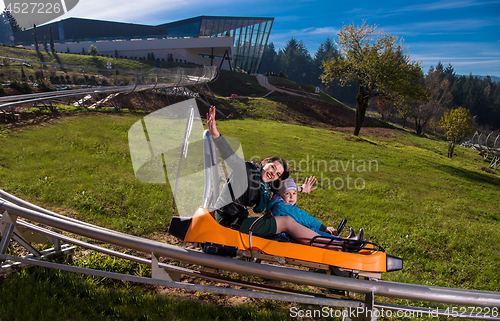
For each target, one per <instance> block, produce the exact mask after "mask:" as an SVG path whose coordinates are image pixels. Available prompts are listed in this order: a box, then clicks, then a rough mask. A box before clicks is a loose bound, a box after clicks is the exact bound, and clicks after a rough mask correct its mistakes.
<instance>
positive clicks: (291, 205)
mask: <svg viewBox="0 0 500 321" xmlns="http://www.w3.org/2000/svg"><path fill="white" fill-rule="evenodd" d="M315 181H316V179H315V178H314V177H310V178H307V179H306V181H305V183H304V185H303V186H301V190H302V191H303V192H305V193H308V192H310V191H312V190H314V188H313V187H312V185H314V182H315ZM296 203H297V185H296V184H295V182H294V181H293V180H292V179H290V178H289V179H286V180H284V181H283V182H282V183H281V187H280V189H279V190H278V193H276V194H275V195H274V196H273V198H272V199H271V201H269V204H268V206H267V212H271V213H272V215H273V216H291V217H292V218H293V219H294V220H295V221H297V223H299V224H301V225H303V226H305V227H308V228H310V229H311V230H313V231H315V232H316V233H318V234H320V235H322V236H329V237H339V236H338V232H337V230H336V229H335V228H334V227H331V226H326V225H324V224H323V223H321V222H320V221H319V220H318V219H316V218H315V217H313V216H311V215H309V213H307V212H306V211H303V210H301V209H300V208H298V207H297V206H295V204H296ZM363 237H364V230H363V229H360V230H359V234H358V235H357V236H355V232H354V230H353V229H352V228H350V233H349V235H348V238H351V239H357V240H363ZM339 238H340V237H339Z"/></svg>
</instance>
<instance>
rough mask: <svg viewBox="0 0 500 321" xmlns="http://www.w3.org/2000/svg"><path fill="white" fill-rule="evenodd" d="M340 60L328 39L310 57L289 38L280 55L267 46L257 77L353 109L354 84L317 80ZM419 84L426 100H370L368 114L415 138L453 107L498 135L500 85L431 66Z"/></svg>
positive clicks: (338, 54) (449, 67) (298, 43)
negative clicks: (309, 90)
mask: <svg viewBox="0 0 500 321" xmlns="http://www.w3.org/2000/svg"><path fill="white" fill-rule="evenodd" d="M365 27H366V26H365ZM345 59H346V56H345V55H343V53H342V51H341V50H340V49H339V47H338V46H337V44H336V43H335V42H334V41H333V40H332V39H330V38H327V39H326V41H325V42H323V43H321V45H320V46H319V48H318V50H317V51H316V53H315V55H314V57H312V56H311V54H310V53H309V51H308V50H307V48H306V46H305V44H304V43H303V42H302V40H297V39H295V38H293V37H292V38H291V39H290V40H289V41H288V42H287V44H286V46H285V47H284V48H283V49H278V50H277V49H276V47H275V45H274V43H272V42H271V43H269V44H268V45H267V46H266V48H265V50H264V53H263V56H262V62H261V66H260V70H259V72H260V73H263V74H264V73H273V74H278V75H281V76H284V77H287V78H288V79H290V80H292V81H295V82H298V83H305V84H311V85H314V86H319V87H320V88H321V89H322V90H323V91H325V92H326V93H328V94H330V95H331V96H333V97H335V98H336V99H338V100H339V101H341V102H343V103H345V104H347V105H349V106H352V107H354V106H355V105H356V97H357V94H358V86H357V82H356V80H355V79H354V80H351V81H350V83H349V84H347V86H342V85H345V83H344V84H341V77H338V78H335V77H332V78H330V79H329V80H328V82H327V83H325V82H323V81H322V79H321V78H322V75H323V78H324V76H325V65H327V64H325V63H328V62H331V61H332V60H333V61H335V60H337V61H343V60H345ZM421 78H422V79H421V82H422V84H423V85H424V86H425V88H426V90H427V99H424V100H418V99H413V100H412V99H410V100H406V101H405V102H404V104H403V103H401V101H398V99H397V98H395V99H384V97H376V98H371V99H370V102H369V106H370V108H373V109H374V110H377V111H378V112H379V113H380V114H381V116H382V118H385V119H388V118H391V120H394V118H395V117H397V118H398V119H399V121H400V122H402V124H403V125H404V126H407V125H411V126H412V127H414V129H415V130H416V131H417V133H422V132H424V131H425V129H426V127H428V126H429V125H430V124H431V123H432V124H434V125H436V124H437V122H438V121H439V119H440V117H441V116H442V115H443V113H444V112H445V111H446V110H449V109H454V108H457V107H463V108H465V109H467V110H469V112H470V114H471V116H472V117H473V122H474V125H475V126H476V127H480V128H482V129H483V130H484V131H489V130H495V129H500V82H498V81H493V80H492V79H491V78H490V77H489V76H487V77H483V78H482V77H477V76H473V75H472V74H470V75H468V76H466V75H457V74H456V72H455V70H454V67H453V66H452V65H451V64H449V65H448V66H446V67H445V66H444V65H443V64H442V63H441V62H439V63H438V64H437V65H436V66H431V67H430V68H429V70H428V72H427V73H426V74H424V73H423V72H422V73H421Z"/></svg>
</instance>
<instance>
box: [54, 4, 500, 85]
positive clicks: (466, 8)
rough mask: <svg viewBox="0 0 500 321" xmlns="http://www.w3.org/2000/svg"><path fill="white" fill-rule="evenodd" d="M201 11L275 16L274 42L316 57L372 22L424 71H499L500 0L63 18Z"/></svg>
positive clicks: (208, 7)
mask: <svg viewBox="0 0 500 321" xmlns="http://www.w3.org/2000/svg"><path fill="white" fill-rule="evenodd" d="M200 15H208V16H255V17H274V18H275V20H274V25H273V28H272V30H271V36H270V38H269V42H273V43H274V44H275V46H276V47H277V48H283V47H284V46H285V45H286V43H287V42H288V41H289V40H290V39H291V38H292V37H294V38H296V39H297V40H302V41H303V42H304V43H305V45H306V47H307V49H308V50H309V52H310V53H311V55H314V53H315V52H316V50H317V48H318V46H319V45H320V44H321V43H322V42H324V41H325V40H326V39H327V37H329V38H330V39H332V40H335V39H336V34H337V32H338V30H339V29H340V28H341V27H342V26H343V25H344V24H351V23H354V24H357V25H359V24H362V23H363V21H366V23H367V24H369V25H377V26H378V28H380V29H382V30H383V31H384V32H386V33H389V34H391V35H394V36H398V37H400V38H403V39H404V44H405V47H406V48H407V50H408V52H409V53H410V55H411V58H412V59H413V60H415V61H419V62H421V63H422V67H423V70H424V72H427V71H428V69H429V67H430V66H436V65H437V63H438V62H439V61H441V62H442V63H443V64H444V65H445V66H447V65H448V64H451V65H453V67H454V68H455V72H456V73H457V74H464V75H469V74H470V73H472V74H473V75H477V76H480V75H481V76H486V75H491V76H498V77H500V0H491V1H490V0H484V1H482V0H477V1H476V0H454V1H450V0H443V1H439V0H436V1H418V2H413V3H409V2H407V1H401V0H399V1H394V0H381V1H365V0H358V1H345V0H344V1H332V0H321V1H316V0H245V1H240V0H236V1H234V0H233V1H229V0H211V1H206V0H183V1H178V0H177V1H173V0H141V1H123V0H80V1H79V3H78V5H77V6H76V7H75V8H74V9H73V10H71V11H70V12H68V13H67V14H66V15H64V16H62V17H61V18H67V17H79V18H91V19H102V20H112V21H121V22H131V23H142V24H152V25H155V24H160V23H165V22H172V21H176V20H181V19H187V18H191V17H196V16H200ZM57 20H59V19H57Z"/></svg>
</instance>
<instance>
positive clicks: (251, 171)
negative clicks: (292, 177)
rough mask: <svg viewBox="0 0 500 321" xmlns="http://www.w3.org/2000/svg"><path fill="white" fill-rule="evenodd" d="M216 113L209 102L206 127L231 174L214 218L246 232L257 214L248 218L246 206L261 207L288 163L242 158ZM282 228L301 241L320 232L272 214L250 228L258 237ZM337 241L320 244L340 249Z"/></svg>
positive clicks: (283, 176) (307, 241) (276, 159)
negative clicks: (225, 136) (217, 124)
mask: <svg viewBox="0 0 500 321" xmlns="http://www.w3.org/2000/svg"><path fill="white" fill-rule="evenodd" d="M215 113H216V110H215V107H214V106H212V107H211V108H210V111H209V113H208V114H207V126H208V130H209V132H210V135H211V136H212V139H213V141H214V143H215V145H216V146H217V149H218V150H219V152H220V154H221V157H222V158H223V159H224V160H225V161H226V163H227V164H228V165H229V166H230V167H231V168H232V169H233V173H232V174H231V175H232V176H233V177H230V179H229V182H228V183H226V184H225V185H224V187H223V190H222V192H221V196H220V197H219V199H218V200H217V201H216V203H215V208H216V214H215V219H216V220H217V222H218V223H219V224H221V225H222V226H225V227H230V228H233V229H237V230H238V231H240V232H241V233H246V234H248V232H249V228H250V226H251V225H252V223H253V222H254V221H255V220H256V219H257V218H256V217H251V218H249V217H248V211H247V209H246V207H247V206H255V207H254V212H255V213H261V212H262V211H264V209H265V208H266V206H267V202H268V201H269V198H270V196H271V183H273V182H276V181H278V182H279V181H280V180H282V179H286V178H288V175H289V173H288V166H287V164H286V162H284V161H283V160H282V159H281V158H279V157H269V158H266V159H264V160H263V161H262V162H260V163H257V164H256V163H253V162H244V161H243V160H242V159H241V158H239V157H238V156H237V155H236V154H235V153H234V151H233V150H232V149H231V147H230V146H229V144H228V143H227V142H226V140H225V139H224V137H223V136H222V135H221V134H220V133H219V131H218V130H217V126H216V122H215ZM243 163H244V164H243ZM235 178H237V179H235ZM245 180H247V182H248V188H246V186H245V185H246V182H245V183H241V182H242V181H245ZM242 186H245V187H242ZM278 186H279V185H278ZM235 190H236V192H235ZM239 192H241V195H240V193H239ZM282 232H286V233H288V234H290V235H291V236H293V238H294V239H295V240H297V241H298V242H300V243H303V244H310V241H311V239H312V238H313V237H316V236H319V234H317V233H315V232H314V231H312V230H310V229H308V228H307V227H305V226H302V225H300V224H299V223H297V222H296V221H295V220H294V219H293V218H291V217H290V216H278V217H271V218H269V219H266V220H263V221H262V222H260V223H259V224H258V225H257V226H256V227H255V229H254V230H253V234H254V235H257V236H261V237H272V236H274V235H276V234H278V233H282ZM337 244H338V245H333V244H329V245H323V244H320V245H319V246H322V247H328V248H329V249H332V250H339V251H340V250H342V247H341V246H340V245H341V244H340V243H337Z"/></svg>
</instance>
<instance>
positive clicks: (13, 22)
mask: <svg viewBox="0 0 500 321" xmlns="http://www.w3.org/2000/svg"><path fill="white" fill-rule="evenodd" d="M3 13H4V14H5V15H6V16H7V18H8V19H9V23H10V27H11V28H12V32H13V33H16V32H20V31H22V30H21V27H20V26H19V24H18V23H17V20H16V18H15V17H14V16H13V15H12V13H11V12H10V11H7V10H4V12H3Z"/></svg>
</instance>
